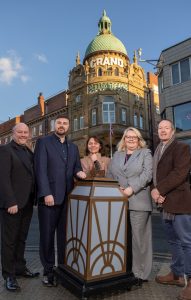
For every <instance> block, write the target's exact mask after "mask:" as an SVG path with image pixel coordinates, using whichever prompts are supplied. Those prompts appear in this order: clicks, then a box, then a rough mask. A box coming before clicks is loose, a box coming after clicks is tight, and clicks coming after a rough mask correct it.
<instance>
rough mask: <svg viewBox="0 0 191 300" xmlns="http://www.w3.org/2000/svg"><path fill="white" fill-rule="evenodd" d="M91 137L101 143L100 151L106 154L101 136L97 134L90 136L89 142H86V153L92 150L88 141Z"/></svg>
mask: <svg viewBox="0 0 191 300" xmlns="http://www.w3.org/2000/svg"><path fill="white" fill-rule="evenodd" d="M90 139H94V141H96V142H97V143H99V144H100V150H99V153H101V155H105V147H104V145H103V142H102V141H101V139H100V138H98V137H97V136H96V135H92V136H90V137H89V138H88V140H87V142H86V155H88V154H89V153H90V151H89V150H88V143H89V141H90Z"/></svg>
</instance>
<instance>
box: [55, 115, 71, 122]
mask: <svg viewBox="0 0 191 300" xmlns="http://www.w3.org/2000/svg"><path fill="white" fill-rule="evenodd" d="M57 119H67V120H68V121H69V122H70V120H69V118H68V116H66V115H63V114H62V115H57V116H56V119H55V120H57Z"/></svg>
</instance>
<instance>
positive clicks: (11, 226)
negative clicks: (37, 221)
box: [1, 202, 33, 279]
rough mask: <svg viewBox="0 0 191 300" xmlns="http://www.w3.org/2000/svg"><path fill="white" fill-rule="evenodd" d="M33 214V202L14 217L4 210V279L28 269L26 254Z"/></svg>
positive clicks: (2, 248) (2, 257)
mask: <svg viewBox="0 0 191 300" xmlns="http://www.w3.org/2000/svg"><path fill="white" fill-rule="evenodd" d="M32 213H33V204H32V202H28V203H27V205H26V206H25V207H24V208H22V209H19V211H18V213H16V214H14V215H12V214H9V213H8V212H7V210H6V209H2V214H1V265H2V275H3V277H4V279H5V278H7V277H8V276H15V275H16V273H18V274H19V273H22V272H23V271H24V270H25V268H26V261H25V258H24V252H25V243H26V239H27V235H28V231H29V226H30V222H31V218H32Z"/></svg>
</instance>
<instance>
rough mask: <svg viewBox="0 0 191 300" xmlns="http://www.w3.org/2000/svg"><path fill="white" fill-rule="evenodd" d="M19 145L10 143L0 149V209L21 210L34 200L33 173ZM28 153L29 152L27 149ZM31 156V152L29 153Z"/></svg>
mask: <svg viewBox="0 0 191 300" xmlns="http://www.w3.org/2000/svg"><path fill="white" fill-rule="evenodd" d="M19 147H20V146H19V145H17V144H16V143H15V142H14V141H11V142H10V143H9V144H7V145H3V146H1V147H0V207H1V208H9V207H11V206H14V205H18V208H23V207H24V206H25V205H26V204H27V202H28V200H29V197H30V198H33V199H32V201H33V200H34V171H33V167H32V164H31V162H30V160H29V159H27V157H26V156H25V155H22V151H20V150H19ZM28 151H30V150H29V149H28ZM30 152H31V151H30ZM31 155H32V152H31Z"/></svg>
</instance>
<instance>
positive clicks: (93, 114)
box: [92, 109, 96, 125]
mask: <svg viewBox="0 0 191 300" xmlns="http://www.w3.org/2000/svg"><path fill="white" fill-rule="evenodd" d="M92 125H96V109H93V110H92Z"/></svg>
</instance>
